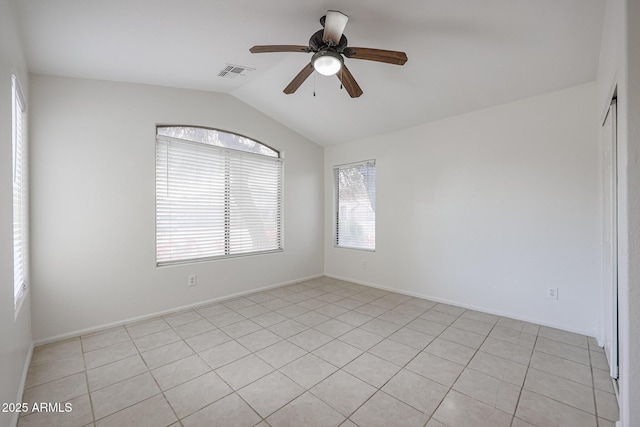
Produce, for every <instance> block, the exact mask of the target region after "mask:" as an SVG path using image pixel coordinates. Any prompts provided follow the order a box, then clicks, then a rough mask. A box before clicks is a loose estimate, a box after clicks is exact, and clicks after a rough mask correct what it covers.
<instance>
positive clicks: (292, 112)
mask: <svg viewBox="0 0 640 427" xmlns="http://www.w3.org/2000/svg"><path fill="white" fill-rule="evenodd" d="M16 4H17V8H18V17H19V21H20V25H21V30H22V32H23V41H24V44H25V51H26V57H27V63H28V66H29V70H30V71H31V72H32V73H38V74H50V75H58V76H69V77H80V78H89V79H101V80H113V81H122V82H134V83H146V84H153V85H162V86H172V87H180V88H191V89H200V90H207V91H216V92H225V93H230V94H231V95H233V96H235V97H237V98H239V99H240V100H242V101H244V102H246V103H247V104H249V105H251V106H253V107H255V108H257V109H258V110H260V111H262V112H263V113H264V114H266V115H268V116H270V117H272V118H273V119H275V120H277V121H279V122H281V123H283V124H284V125H286V126H288V127H290V128H292V129H294V130H296V131H298V132H299V133H300V134H302V135H304V136H305V137H307V138H309V139H311V140H312V141H315V142H317V143H318V144H321V145H331V144H336V143H341V142H345V141H352V140H357V139H360V138H364V137H367V136H371V135H376V134H381V133H385V132H389V131H392V130H396V129H401V128H406V127H409V126H412V125H417V124H420V123H425V122H429V121H433V120H437V119H440V118H444V117H448V116H452V115H456V114H461V113H465V112H469V111H473V110H477V109H481V108H486V107H489V106H492V105H497V104H502V103H505V102H509V101H513V100H517V99H522V98H525V97H528V96H532V95H535V94H540V93H544V92H549V91H553V90H558V89H562V88H565V87H569V86H573V85H577V84H582V83H586V82H589V81H593V80H595V78H596V71H597V63H598V55H599V50H600V38H601V33H602V24H603V20H604V10H605V0H395V1H384V0H350V1H337V0H336V1H329V0H320V1H313V2H310V1H304V2H303V1H296V0H270V1H259V0H253V1H250V0H180V1H179V0H19V1H16ZM328 9H335V10H340V11H342V12H344V13H346V14H347V15H349V22H348V24H347V27H346V29H345V35H346V37H347V38H348V40H349V45H350V46H359V47H371V48H380V49H390V50H401V51H405V52H406V53H407V56H408V58H409V60H408V61H407V63H406V64H405V65H404V66H402V67H400V66H396V65H388V64H382V63H377V62H370V61H362V60H355V59H348V58H347V59H345V63H346V64H347V65H348V67H349V69H350V70H351V72H352V73H353V75H354V77H355V78H356V80H357V81H358V83H359V84H360V86H361V87H362V89H363V91H364V94H363V95H362V96H361V97H360V98H356V99H351V98H350V97H349V96H348V95H347V93H346V91H344V90H340V85H339V82H338V79H337V78H336V77H323V76H321V75H318V74H316V73H314V75H312V76H311V77H309V79H307V81H306V82H305V83H304V84H303V85H302V86H301V87H300V88H299V89H298V91H297V92H296V93H295V94H293V95H285V94H284V93H283V92H282V89H284V87H285V86H286V85H287V84H288V83H289V81H291V79H292V78H293V77H294V76H295V75H296V74H297V73H298V72H299V71H300V69H302V67H303V66H304V65H305V64H307V63H308V62H309V60H310V57H311V54H305V53H266V54H251V53H249V48H250V47H251V46H253V45H259V44H296V45H306V44H307V43H308V40H309V37H310V36H311V34H313V33H314V32H315V31H317V30H319V29H321V26H320V23H319V18H320V17H321V16H322V15H323V14H324V13H325V12H326V10H328ZM227 63H230V64H236V65H243V66H248V67H252V68H255V69H256V70H255V71H253V72H250V73H248V75H247V77H241V78H238V79H235V80H231V79H226V78H221V77H218V76H217V74H218V72H219V71H220V69H222V68H223V67H224V66H225V65H226V64H227ZM314 86H315V92H316V96H315V97H314V96H313V91H314Z"/></svg>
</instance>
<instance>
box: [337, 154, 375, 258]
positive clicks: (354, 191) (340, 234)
mask: <svg viewBox="0 0 640 427" xmlns="http://www.w3.org/2000/svg"><path fill="white" fill-rule="evenodd" d="M334 180H335V193H336V197H335V200H336V211H335V215H336V234H335V241H334V244H335V245H336V246H339V247H345V248H355V249H366V250H375V248H376V163H375V160H368V161H365V162H361V163H354V164H349V165H342V166H336V167H334Z"/></svg>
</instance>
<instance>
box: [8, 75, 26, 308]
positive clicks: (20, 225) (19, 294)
mask: <svg viewBox="0 0 640 427" xmlns="http://www.w3.org/2000/svg"><path fill="white" fill-rule="evenodd" d="M11 94H12V110H13V111H12V118H13V121H12V135H11V141H12V160H13V170H12V172H13V303H14V307H15V309H16V312H17V310H18V309H19V308H20V303H21V302H22V300H23V298H24V295H25V293H26V291H27V278H26V271H27V268H26V263H27V259H28V258H27V254H28V250H27V241H28V240H27V231H28V229H27V224H28V222H27V200H28V195H27V183H26V173H25V169H26V168H25V166H26V165H25V161H26V153H25V151H26V149H25V132H26V126H25V125H26V123H25V122H26V120H25V119H26V105H25V103H24V98H23V97H22V93H21V91H20V87H19V85H18V79H17V78H16V76H15V75H12V76H11Z"/></svg>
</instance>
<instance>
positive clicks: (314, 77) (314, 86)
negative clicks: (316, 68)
mask: <svg viewBox="0 0 640 427" xmlns="http://www.w3.org/2000/svg"><path fill="white" fill-rule="evenodd" d="M313 96H316V73H313Z"/></svg>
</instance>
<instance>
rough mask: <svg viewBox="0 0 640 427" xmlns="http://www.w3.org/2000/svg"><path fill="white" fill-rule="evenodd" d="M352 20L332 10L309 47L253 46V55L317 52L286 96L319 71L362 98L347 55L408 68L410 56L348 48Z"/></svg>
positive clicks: (352, 94) (292, 82) (351, 93)
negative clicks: (345, 58) (334, 76)
mask: <svg viewBox="0 0 640 427" xmlns="http://www.w3.org/2000/svg"><path fill="white" fill-rule="evenodd" d="M348 20H349V17H348V16H347V15H345V14H344V13H342V12H338V11H337V10H329V11H327V14H326V15H325V16H323V17H322V18H320V24H321V25H322V26H323V27H324V29H323V30H319V31H317V32H316V33H314V34H313V35H312V36H311V38H310V39H309V46H297V45H263V46H253V47H252V48H251V49H249V50H250V51H251V53H267V52H302V53H310V52H314V54H313V56H312V57H311V62H310V63H309V64H308V65H305V67H304V68H303V69H302V70H301V71H300V72H299V73H298V75H297V76H295V77H294V78H293V80H292V81H291V83H289V85H288V86H287V87H286V88H284V93H286V94H292V93H294V92H295V91H296V90H297V89H298V88H299V87H300V85H301V84H302V83H303V82H304V81H305V80H306V79H307V77H309V76H310V75H311V73H313V70H316V71H318V72H319V73H320V74H323V75H325V76H331V75H334V74H335V75H337V76H338V79H339V80H340V82H341V83H342V85H343V86H344V88H345V89H346V90H347V93H349V96H351V97H352V98H357V97H359V96H360V95H362V89H361V88H360V86H359V85H358V83H357V82H356V80H355V79H354V78H353V75H352V74H351V72H350V71H349V69H348V68H347V66H346V65H345V63H344V58H343V55H344V56H346V57H347V58H350V59H364V60H367V61H377V62H385V63H387V64H395V65H404V63H405V62H407V54H406V53H404V52H398V51H395V50H383V49H370V48H366V47H348V46H347V38H346V37H345V35H344V34H343V31H344V28H345V26H346V25H347V21H348Z"/></svg>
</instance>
